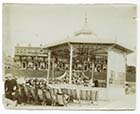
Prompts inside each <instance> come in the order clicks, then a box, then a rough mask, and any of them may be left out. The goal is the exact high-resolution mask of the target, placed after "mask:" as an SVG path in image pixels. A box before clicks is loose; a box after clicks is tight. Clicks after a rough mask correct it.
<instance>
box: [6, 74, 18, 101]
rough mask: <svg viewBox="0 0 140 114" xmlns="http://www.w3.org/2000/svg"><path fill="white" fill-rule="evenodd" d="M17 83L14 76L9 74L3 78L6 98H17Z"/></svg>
mask: <svg viewBox="0 0 140 114" xmlns="http://www.w3.org/2000/svg"><path fill="white" fill-rule="evenodd" d="M17 93H18V85H17V81H16V78H15V77H13V75H12V74H11V75H9V77H8V78H7V79H6V80H5V95H6V98H8V99H11V100H13V101H14V100H17V98H18V95H17Z"/></svg>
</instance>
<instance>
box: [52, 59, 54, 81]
mask: <svg viewBox="0 0 140 114" xmlns="http://www.w3.org/2000/svg"><path fill="white" fill-rule="evenodd" d="M52 81H53V82H54V57H53V59H52Z"/></svg>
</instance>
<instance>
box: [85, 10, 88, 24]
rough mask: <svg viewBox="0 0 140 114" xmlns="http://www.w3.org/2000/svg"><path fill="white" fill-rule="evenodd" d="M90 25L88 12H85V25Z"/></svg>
mask: <svg viewBox="0 0 140 114" xmlns="http://www.w3.org/2000/svg"><path fill="white" fill-rule="evenodd" d="M87 23H88V18H87V12H85V24H87Z"/></svg>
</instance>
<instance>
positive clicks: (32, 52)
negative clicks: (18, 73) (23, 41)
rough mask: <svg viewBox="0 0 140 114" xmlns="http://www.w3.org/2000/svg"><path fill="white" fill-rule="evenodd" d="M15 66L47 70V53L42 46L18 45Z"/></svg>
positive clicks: (25, 68) (17, 67)
mask: <svg viewBox="0 0 140 114" xmlns="http://www.w3.org/2000/svg"><path fill="white" fill-rule="evenodd" d="M14 66H15V68H16V69H24V70H27V69H30V70H45V69H47V54H46V52H45V51H44V50H43V49H42V47H41V46H40V47H32V46H30V45H29V46H16V47H15V55H14Z"/></svg>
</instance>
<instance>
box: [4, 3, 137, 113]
mask: <svg viewBox="0 0 140 114" xmlns="http://www.w3.org/2000/svg"><path fill="white" fill-rule="evenodd" d="M2 9H3V22H2V23H3V52H2V53H3V55H2V56H3V60H2V62H3V63H2V66H3V68H2V71H3V76H2V78H3V83H4V85H2V86H4V93H3V96H2V99H3V105H4V107H5V108H6V109H7V110H8V109H12V110H15V109H16V110H93V111H96V110H99V111H104V110H107V111H112V110H113V111H120V110H125V111H133V110H135V109H136V55H137V53H136V42H137V21H136V19H137V5H136V4H126V3H124V4H115V3H114V4H18V3H3V4H2Z"/></svg>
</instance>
